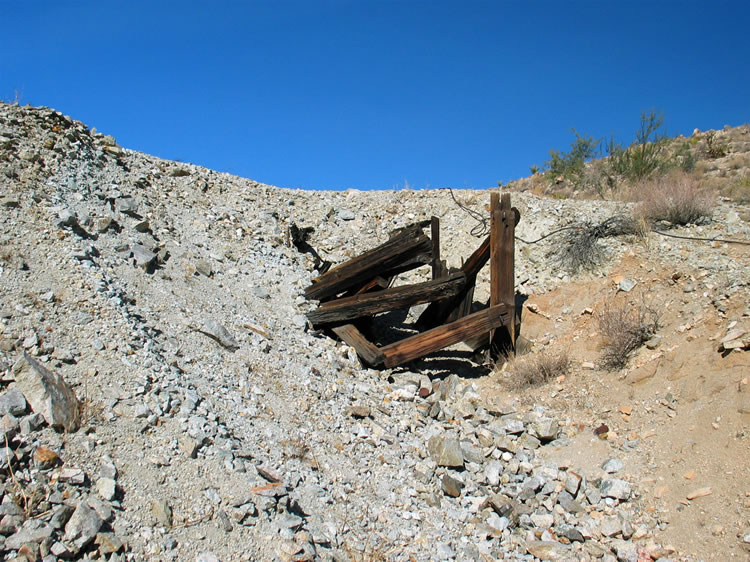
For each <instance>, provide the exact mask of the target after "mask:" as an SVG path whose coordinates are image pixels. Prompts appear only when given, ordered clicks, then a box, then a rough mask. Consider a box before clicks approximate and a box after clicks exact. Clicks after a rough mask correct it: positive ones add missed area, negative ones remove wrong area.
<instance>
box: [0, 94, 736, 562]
mask: <svg viewBox="0 0 750 562" xmlns="http://www.w3.org/2000/svg"><path fill="white" fill-rule="evenodd" d="M454 197H455V200H454ZM456 200H457V201H458V202H459V203H460V204H461V206H459V205H457V202H456ZM487 203H489V194H488V193H487V192H480V191H460V192H456V193H455V194H454V195H451V193H450V192H448V191H445V190H433V191H410V190H403V191H384V192H359V191H354V190H350V191H347V192H305V191H300V190H288V189H281V188H276V187H272V186H268V185H263V184H259V183H257V182H254V181H251V180H247V179H243V178H238V177H234V176H230V175H227V174H221V173H217V172H214V171H211V170H207V169H204V168H201V167H198V166H194V165H190V164H183V163H175V162H168V161H164V160H160V159H158V158H155V157H152V156H149V155H145V154H141V153H138V152H134V151H132V150H128V149H126V148H123V147H120V146H119V145H117V143H116V141H115V139H113V138H112V137H109V136H105V135H102V134H100V133H96V132H94V131H93V130H90V129H89V128H88V127H87V126H85V125H84V124H82V123H80V122H76V121H74V120H72V119H71V118H69V117H67V116H64V115H61V114H60V113H58V112H56V111H54V110H52V109H48V108H31V107H18V106H13V105H0V214H2V226H0V246H1V249H0V295H2V299H1V300H0V373H2V386H0V415H2V427H3V432H4V443H3V444H1V445H4V447H1V446H0V451H2V454H0V494H1V495H2V501H1V502H0V512H1V513H0V550H1V552H2V555H3V556H4V559H6V560H11V559H16V560H45V561H52V560H63V559H95V560H196V561H212V560H222V561H230V560H318V559H320V560H490V559H518V560H533V559H541V560H598V559H601V560H627V561H630V560H633V561H636V560H650V559H654V560H656V559H661V560H667V559H673V560H678V559H685V560H701V559H702V560H714V559H716V557H717V553H720V557H721V558H722V559H729V558H730V557H736V558H740V559H741V558H743V557H747V556H748V549H750V487H749V486H748V484H747V483H748V482H750V462H749V461H750V439H748V437H749V436H750V398H749V396H750V390H749V388H750V387H749V385H748V382H749V381H748V373H749V372H750V369H749V368H748V354H747V353H748V352H747V348H748V346H749V345H750V339H749V338H748V337H747V334H748V333H750V309H749V308H748V284H749V283H750V281H748V280H749V279H750V276H749V275H748V274H749V273H750V247H749V246H748V245H746V244H743V243H742V241H743V240H744V241H747V240H750V224H748V222H747V219H748V214H747V213H748V210H747V208H744V207H742V206H741V205H739V204H737V203H733V202H731V201H720V202H719V203H717V206H716V208H715V211H714V214H713V219H712V221H710V222H708V223H706V224H702V225H699V226H698V225H688V226H686V227H683V228H678V229H673V230H671V231H670V234H672V235H678V236H685V237H687V238H702V239H709V240H708V241H705V240H688V239H685V238H672V237H666V236H662V235H658V234H656V233H651V234H647V235H646V236H641V237H639V236H636V235H634V234H630V235H617V236H615V235H613V236H607V237H602V238H601V239H598V240H597V241H596V243H595V247H596V253H597V255H600V257H601V261H600V262H598V263H597V265H596V267H594V268H591V269H590V270H589V271H587V272H585V273H581V272H575V271H574V270H570V269H569V268H568V269H566V265H569V264H568V263H567V262H566V259H565V256H566V253H565V248H566V247H567V244H569V241H570V240H569V239H568V238H565V237H564V236H563V235H562V234H560V235H553V236H550V237H547V238H544V239H543V240H540V241H538V242H535V241H536V240H537V239H539V238H542V237H543V236H544V235H546V234H548V233H550V232H552V231H554V230H556V229H559V228H561V227H565V226H572V225H574V226H578V227H582V225H584V226H585V225H588V226H591V225H596V224H601V223H602V222H604V221H606V220H607V219H608V218H610V217H612V216H615V215H618V216H625V215H628V214H629V213H630V212H631V206H630V205H628V204H626V203H615V202H603V201H598V202H595V201H571V200H557V199H545V198H542V197H538V196H536V195H533V194H531V193H519V194H514V195H513V204H514V205H515V206H516V207H518V208H519V210H520V212H521V215H522V219H521V223H520V225H519V227H518V229H517V231H516V234H517V236H518V237H519V240H518V242H517V244H518V245H517V252H516V264H517V265H516V268H517V269H516V278H517V287H518V290H519V292H520V293H522V294H523V295H525V296H526V297H528V299H527V300H526V301H525V304H524V309H523V318H522V328H521V334H522V335H523V336H524V337H525V339H526V340H527V343H528V345H526V346H525V347H526V348H528V349H527V351H528V352H529V354H530V356H534V355H541V354H543V353H545V352H546V351H548V350H552V351H558V350H561V349H564V350H566V351H567V352H568V354H569V356H570V357H571V359H572V367H571V370H570V371H569V372H568V373H566V374H561V375H560V376H558V377H557V378H554V379H553V380H550V381H549V382H547V383H545V384H543V385H541V386H537V387H533V388H531V389H519V388H518V386H517V385H514V384H513V382H512V381H513V380H514V378H513V376H512V375H513V372H514V368H515V367H514V362H510V363H507V364H505V365H504V366H503V367H502V368H495V367H494V366H492V365H485V364H478V363H474V362H472V361H471V359H472V354H471V353H469V352H468V351H467V349H466V348H463V347H462V346H456V347H455V348H453V349H450V350H447V351H445V352H441V353H439V354H435V355H434V356H431V357H428V358H425V359H423V360H420V361H416V362H414V363H412V364H410V365H408V368H400V369H395V370H385V371H375V370H371V369H367V368H364V367H362V365H361V364H360V362H359V360H358V358H357V356H356V354H355V353H354V350H353V349H351V348H349V347H348V346H346V345H344V344H342V343H339V342H337V341H335V340H334V339H331V338H329V337H328V336H327V335H326V334H325V333H320V332H317V331H313V330H311V329H310V327H309V326H308V323H307V322H306V318H305V314H306V313H307V312H309V311H310V310H312V309H313V308H314V307H315V306H316V303H314V302H307V301H306V299H305V298H304V296H303V294H302V293H303V291H304V288H305V287H306V286H308V285H309V284H310V282H311V279H312V278H314V277H315V275H316V273H317V272H316V271H315V270H314V267H315V264H316V262H315V260H314V259H313V257H312V256H310V255H309V254H305V253H301V252H300V251H298V250H297V249H296V248H295V247H294V246H293V245H292V244H290V240H289V228H290V226H291V225H292V224H296V225H298V226H301V227H312V228H314V229H315V230H314V232H313V233H312V235H311V237H310V239H309V242H310V244H311V245H312V246H313V247H314V248H315V249H316V250H317V251H318V252H319V253H320V254H321V256H322V257H323V258H324V259H327V260H330V261H332V262H334V263H339V262H341V261H343V260H345V259H347V258H348V257H351V256H353V255H356V254H357V253H359V252H362V251H364V250H366V249H368V248H370V247H373V246H375V245H377V244H379V243H381V242H383V241H384V240H386V239H387V237H388V234H389V232H391V231H392V230H394V229H396V228H398V227H402V226H405V225H407V224H410V223H412V222H414V221H416V220H419V219H423V218H429V217H430V216H431V215H436V216H439V217H440V218H441V224H442V240H441V244H442V254H443V257H445V258H447V259H448V261H449V265H460V260H461V259H462V258H465V257H467V256H468V255H469V254H470V253H471V252H472V251H473V250H474V249H475V248H476V247H477V246H478V245H479V243H480V238H478V237H477V236H482V234H483V233H482V232H481V231H482V229H483V226H484V225H483V224H482V222H481V221H478V220H477V218H475V217H476V216H484V215H486V214H487V213H486V210H485V206H486V205H487ZM466 209H469V210H471V211H473V212H474V213H473V214H469V213H467V212H466ZM477 213H478V214H479V215H477ZM578 230H580V228H578ZM563 232H570V231H563ZM734 240H737V241H739V242H738V243H735V242H731V241H734ZM428 275H429V271H427V270H425V271H421V270H417V271H416V272H415V273H413V274H412V275H411V278H412V279H414V278H419V277H422V278H424V279H426V278H427V277H428ZM487 281H488V273H487V272H486V271H484V272H483V273H482V274H481V275H480V278H479V286H478V291H477V294H476V296H475V298H476V299H477V300H479V301H482V300H486V298H487ZM639 302H647V303H648V306H649V307H650V308H653V309H656V310H657V311H658V316H659V322H658V326H659V328H658V330H657V333H656V334H655V335H654V337H652V338H651V339H650V340H649V342H648V344H647V346H645V347H642V348H640V349H637V350H636V351H634V352H633V354H632V355H631V356H630V357H629V358H628V361H627V363H626V365H625V367H623V368H622V369H617V370H614V371H612V370H605V369H603V368H602V365H603V363H602V361H601V351H600V346H601V343H602V338H601V334H600V333H599V326H598V324H597V322H596V318H597V316H598V315H599V314H600V313H601V312H602V311H603V310H606V308H607V306H609V305H610V304H612V303H632V304H633V306H636V305H637V304H638V303H639ZM413 318H414V315H413V313H412V314H410V315H409V316H407V317H405V318H398V319H396V320H398V322H401V321H403V322H405V324H406V328H408V325H409V323H410V322H411V321H412V319H413ZM396 320H394V319H393V318H389V319H388V321H387V322H382V324H383V325H382V326H380V328H381V329H385V328H386V327H387V326H388V325H392V324H393V323H394V322H395V321H396ZM402 329H403V327H402ZM384 337H388V334H385V336H384Z"/></svg>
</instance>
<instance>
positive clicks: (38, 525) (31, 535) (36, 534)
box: [5, 519, 54, 550]
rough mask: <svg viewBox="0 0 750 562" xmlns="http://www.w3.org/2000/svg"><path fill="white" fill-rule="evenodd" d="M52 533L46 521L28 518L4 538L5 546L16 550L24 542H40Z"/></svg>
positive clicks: (52, 530)
mask: <svg viewBox="0 0 750 562" xmlns="http://www.w3.org/2000/svg"><path fill="white" fill-rule="evenodd" d="M53 533H54V529H53V528H52V527H51V526H49V525H48V524H47V523H45V522H43V521H40V520H38V519H28V520H27V521H26V522H25V523H24V524H23V526H22V527H21V528H20V529H19V530H18V531H16V532H15V533H13V534H12V535H11V536H9V537H8V538H6V539H5V548H6V549H8V550H18V549H19V548H21V547H22V546H23V545H24V544H26V543H40V542H42V541H43V540H45V539H48V538H49V537H51V536H52V534H53Z"/></svg>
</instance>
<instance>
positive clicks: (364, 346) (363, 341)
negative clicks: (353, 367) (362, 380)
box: [331, 324, 385, 367]
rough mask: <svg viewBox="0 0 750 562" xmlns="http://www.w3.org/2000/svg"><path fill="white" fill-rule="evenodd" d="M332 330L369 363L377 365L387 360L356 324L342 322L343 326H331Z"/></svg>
mask: <svg viewBox="0 0 750 562" xmlns="http://www.w3.org/2000/svg"><path fill="white" fill-rule="evenodd" d="M331 330H333V333H334V334H336V335H337V336H338V337H339V338H340V339H341V341H343V342H344V343H346V344H347V345H350V346H352V347H353V348H354V349H355V351H356V352H357V355H359V356H360V357H361V358H362V359H363V360H364V362H365V363H367V364H368V365H370V366H372V367H376V366H377V365H380V364H381V363H382V362H383V361H384V360H385V357H384V356H383V354H382V353H381V352H380V349H378V347H377V346H376V345H375V344H373V343H372V342H370V341H369V340H368V339H367V338H365V336H363V335H362V332H360V331H359V330H358V329H357V327H356V326H354V324H342V325H341V326H335V327H334V328H331Z"/></svg>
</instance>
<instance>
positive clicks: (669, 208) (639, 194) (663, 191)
mask: <svg viewBox="0 0 750 562" xmlns="http://www.w3.org/2000/svg"><path fill="white" fill-rule="evenodd" d="M630 197H631V199H633V200H636V201H640V206H639V210H638V212H639V214H640V215H641V216H642V217H643V218H644V219H645V220H647V221H650V222H657V221H667V222H669V223H670V224H674V225H685V224H691V223H693V224H694V223H697V222H700V221H702V220H704V219H709V218H711V215H712V213H713V208H714V205H715V202H716V200H715V197H714V195H713V193H711V192H710V191H709V190H707V189H704V188H703V187H702V186H701V183H700V181H699V180H698V179H697V178H696V177H695V176H691V175H689V174H686V173H681V172H673V173H671V174H668V175H666V176H662V177H658V178H653V179H648V180H644V181H641V182H639V183H638V184H636V185H634V186H633V188H632V190H631V194H630Z"/></svg>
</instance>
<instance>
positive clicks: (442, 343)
mask: <svg viewBox="0 0 750 562" xmlns="http://www.w3.org/2000/svg"><path fill="white" fill-rule="evenodd" d="M508 316H509V315H508V309H507V308H506V306H505V305H503V304H499V305H497V306H493V307H490V308H487V309H485V310H481V311H479V312H475V313H474V314H470V315H469V316H464V317H463V318H461V319H460V320H456V321H455V322H452V323H450V324H446V325H444V326H438V327H437V328H433V329H432V330H428V331H426V332H423V333H421V334H417V335H415V336H411V337H409V338H406V339H404V340H401V341H399V342H396V343H392V344H389V345H386V346H383V347H381V348H380V352H381V353H382V354H383V356H384V357H385V362H384V364H385V367H386V368H391V367H396V366H398V365H402V364H403V363H407V362H409V361H413V360H414V359H418V358H420V357H424V356H425V355H427V354H429V353H433V352H435V351H438V350H440V349H443V348H446V347H448V346H451V345H453V344H456V343H458V342H461V341H464V340H467V339H471V338H473V337H476V336H478V335H480V334H483V333H487V332H489V331H490V330H492V329H495V328H498V327H499V326H502V325H503V324H504V323H505V322H507V320H508Z"/></svg>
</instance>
